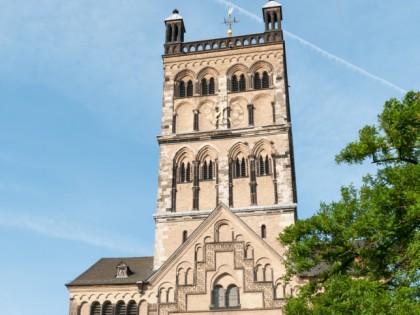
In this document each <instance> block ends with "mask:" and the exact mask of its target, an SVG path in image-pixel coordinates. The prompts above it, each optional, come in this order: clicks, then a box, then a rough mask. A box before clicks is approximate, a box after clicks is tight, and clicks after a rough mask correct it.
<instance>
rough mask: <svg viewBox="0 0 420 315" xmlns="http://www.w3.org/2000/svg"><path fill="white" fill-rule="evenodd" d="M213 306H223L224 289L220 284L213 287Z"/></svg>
mask: <svg viewBox="0 0 420 315" xmlns="http://www.w3.org/2000/svg"><path fill="white" fill-rule="evenodd" d="M212 299H213V303H212V304H213V307H214V308H223V307H225V289H223V287H222V286H221V285H217V286H215V287H214V289H213V294H212Z"/></svg>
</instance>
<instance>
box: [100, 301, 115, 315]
mask: <svg viewBox="0 0 420 315" xmlns="http://www.w3.org/2000/svg"><path fill="white" fill-rule="evenodd" d="M102 315H113V309H112V304H111V303H110V302H105V303H104V305H103V307H102Z"/></svg>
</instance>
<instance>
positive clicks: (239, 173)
mask: <svg viewBox="0 0 420 315" xmlns="http://www.w3.org/2000/svg"><path fill="white" fill-rule="evenodd" d="M234 166H235V167H234V177H235V178H241V177H246V173H247V172H246V169H247V167H246V160H245V158H244V157H243V158H242V159H241V158H239V157H237V158H236V160H235V162H234Z"/></svg>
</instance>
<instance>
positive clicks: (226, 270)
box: [210, 265, 241, 289]
mask: <svg viewBox="0 0 420 315" xmlns="http://www.w3.org/2000/svg"><path fill="white" fill-rule="evenodd" d="M225 277H226V278H230V281H229V282H230V284H236V285H237V286H241V283H240V280H239V279H238V277H237V275H236V273H235V271H234V270H233V268H232V266H228V265H221V266H220V267H219V268H218V269H217V271H216V272H215V274H214V275H213V277H212V278H211V279H210V287H211V288H213V287H214V286H215V285H217V284H220V283H221V282H222V281H223V280H224V279H223V278H225ZM225 289H226V287H225Z"/></svg>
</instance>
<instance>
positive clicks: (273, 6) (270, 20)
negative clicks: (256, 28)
mask: <svg viewBox="0 0 420 315" xmlns="http://www.w3.org/2000/svg"><path fill="white" fill-rule="evenodd" d="M263 17H264V24H265V31H266V32H275V31H277V32H280V31H281V21H282V19H283V17H282V10H281V5H280V4H279V3H277V2H276V1H274V0H270V1H269V2H268V3H267V4H266V5H264V6H263Z"/></svg>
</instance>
